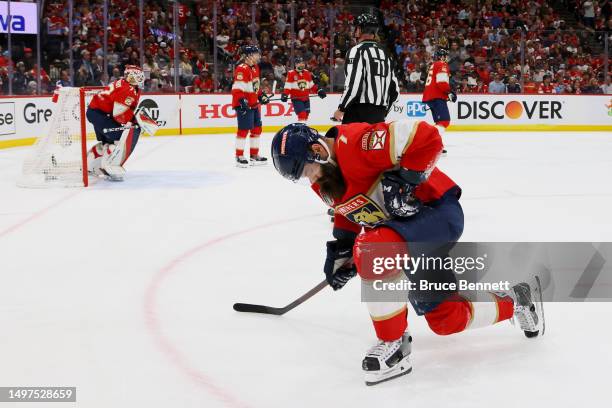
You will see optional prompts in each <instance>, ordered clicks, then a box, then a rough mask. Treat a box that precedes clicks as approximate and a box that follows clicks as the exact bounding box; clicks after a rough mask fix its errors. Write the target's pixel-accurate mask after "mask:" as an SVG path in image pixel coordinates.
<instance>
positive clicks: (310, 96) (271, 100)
mask: <svg viewBox="0 0 612 408" xmlns="http://www.w3.org/2000/svg"><path fill="white" fill-rule="evenodd" d="M308 97H309V98H320V96H319V95H316V94H312V95H308ZM281 100H282V99H281V98H274V99H270V100H269V101H268V102H275V101H281ZM290 100H291V99H287V100H286V102H289V101H290Z"/></svg>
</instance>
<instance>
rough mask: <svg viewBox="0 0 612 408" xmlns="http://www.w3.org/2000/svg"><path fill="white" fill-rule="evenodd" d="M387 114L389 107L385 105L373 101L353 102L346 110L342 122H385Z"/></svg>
mask: <svg viewBox="0 0 612 408" xmlns="http://www.w3.org/2000/svg"><path fill="white" fill-rule="evenodd" d="M386 116H387V108H386V107H384V106H379V105H373V104H371V103H352V104H350V105H349V106H348V107H347V108H346V110H345V111H344V117H343V118H342V124H346V123H355V122H366V123H379V122H384V121H385V117H386Z"/></svg>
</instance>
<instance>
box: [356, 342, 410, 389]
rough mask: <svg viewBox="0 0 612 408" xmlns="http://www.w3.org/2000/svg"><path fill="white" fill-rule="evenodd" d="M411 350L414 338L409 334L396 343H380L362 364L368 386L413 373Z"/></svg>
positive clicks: (369, 352)
mask: <svg viewBox="0 0 612 408" xmlns="http://www.w3.org/2000/svg"><path fill="white" fill-rule="evenodd" d="M411 349H412V336H410V333H409V332H406V333H404V335H403V336H402V337H401V338H400V339H398V340H395V341H382V340H381V341H379V342H378V344H377V345H375V346H374V347H372V348H371V349H370V350H369V351H368V353H367V354H366V356H365V358H364V359H363V362H362V363H361V368H362V369H363V373H364V379H365V383H366V385H376V384H379V383H381V382H384V381H389V380H392V379H394V378H397V377H400V376H402V375H405V374H408V373H409V372H411V371H412V363H411V362H410V353H411Z"/></svg>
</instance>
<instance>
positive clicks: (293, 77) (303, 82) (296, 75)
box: [283, 69, 317, 101]
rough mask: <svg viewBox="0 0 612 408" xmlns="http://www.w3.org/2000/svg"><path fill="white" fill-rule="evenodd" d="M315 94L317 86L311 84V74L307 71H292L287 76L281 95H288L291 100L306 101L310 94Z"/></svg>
mask: <svg viewBox="0 0 612 408" xmlns="http://www.w3.org/2000/svg"><path fill="white" fill-rule="evenodd" d="M316 92H317V86H316V85H315V84H314V82H312V74H311V73H310V71H308V70H307V69H304V70H302V71H301V72H300V71H298V70H296V69H292V70H291V71H289V73H288V74H287V81H286V82H285V89H283V93H284V94H286V95H289V98H291V99H298V100H300V101H307V100H308V98H309V95H310V94H311V93H316Z"/></svg>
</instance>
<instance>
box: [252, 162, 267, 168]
mask: <svg viewBox="0 0 612 408" xmlns="http://www.w3.org/2000/svg"><path fill="white" fill-rule="evenodd" d="M266 164H268V162H267V161H264V162H261V161H251V163H250V165H251V166H252V167H256V166H265V165H266Z"/></svg>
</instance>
